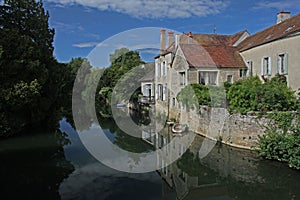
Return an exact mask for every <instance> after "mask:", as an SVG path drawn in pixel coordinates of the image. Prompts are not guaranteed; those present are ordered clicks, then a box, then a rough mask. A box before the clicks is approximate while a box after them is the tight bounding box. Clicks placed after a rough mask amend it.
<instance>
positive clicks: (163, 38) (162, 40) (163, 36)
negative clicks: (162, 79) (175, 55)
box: [160, 28, 166, 54]
mask: <svg viewBox="0 0 300 200" xmlns="http://www.w3.org/2000/svg"><path fill="white" fill-rule="evenodd" d="M165 51H166V29H164V28H162V29H161V30H160V53H161V54H163V53H165Z"/></svg>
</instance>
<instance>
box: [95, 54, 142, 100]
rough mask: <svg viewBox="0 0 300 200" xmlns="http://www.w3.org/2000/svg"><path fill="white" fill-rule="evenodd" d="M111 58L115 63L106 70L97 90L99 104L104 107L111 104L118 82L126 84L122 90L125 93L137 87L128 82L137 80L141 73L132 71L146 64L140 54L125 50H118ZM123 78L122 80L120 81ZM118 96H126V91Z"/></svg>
mask: <svg viewBox="0 0 300 200" xmlns="http://www.w3.org/2000/svg"><path fill="white" fill-rule="evenodd" d="M124 52H125V53H124ZM110 57H111V60H112V61H113V62H112V64H111V66H110V67H109V68H106V69H105V71H104V72H103V75H102V76H101V79H100V81H99V84H98V89H97V96H96V100H97V104H98V105H102V106H103V105H108V104H109V103H110V102H111V95H112V91H114V88H115V86H116V84H117V83H118V81H122V82H124V84H123V86H124V88H122V89H124V90H125V91H126V90H129V91H130V89H131V88H132V87H135V85H129V84H128V83H127V81H128V80H134V79H136V77H137V73H139V71H133V72H132V71H130V70H131V69H133V68H136V67H138V66H140V65H141V64H144V62H143V61H142V60H141V58H140V56H139V53H138V52H135V51H129V50H128V49H124V48H123V49H120V50H116V51H115V54H112V55H110ZM116 57H117V58H116ZM140 71H143V69H142V68H141V69H140ZM121 78H122V80H120V79H121ZM119 85H120V84H119ZM118 94H120V95H121V94H124V91H123V92H122V93H121V92H120V93H118ZM122 98H123V97H122V96H120V97H119V99H122Z"/></svg>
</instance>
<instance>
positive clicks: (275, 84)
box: [227, 76, 297, 114]
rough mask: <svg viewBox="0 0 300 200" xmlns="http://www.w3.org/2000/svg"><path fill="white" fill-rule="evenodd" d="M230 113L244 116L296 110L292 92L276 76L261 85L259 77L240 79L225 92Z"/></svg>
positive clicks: (279, 77) (282, 80) (280, 78)
mask: <svg viewBox="0 0 300 200" xmlns="http://www.w3.org/2000/svg"><path fill="white" fill-rule="evenodd" d="M227 98H228V100H229V108H230V111H231V112H239V113H242V114H245V113H247V112H249V111H262V112H267V111H290V110H294V109H296V104H297V100H296V97H295V95H294V92H293V91H292V90H291V89H290V88H289V87H288V86H287V84H286V82H285V81H284V78H282V77H281V76H276V77H274V78H272V79H271V80H270V81H268V82H267V83H265V84H263V83H262V82H261V81H260V80H259V77H257V76H256V77H249V78H247V79H241V80H239V81H237V82H235V83H234V84H232V85H231V86H230V87H229V89H228V92H227Z"/></svg>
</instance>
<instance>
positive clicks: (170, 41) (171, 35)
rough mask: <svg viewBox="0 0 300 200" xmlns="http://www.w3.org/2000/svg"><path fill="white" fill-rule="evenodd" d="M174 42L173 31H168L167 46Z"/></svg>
mask: <svg viewBox="0 0 300 200" xmlns="http://www.w3.org/2000/svg"><path fill="white" fill-rule="evenodd" d="M173 43H174V32H173V31H169V32H168V48H169V47H170V46H171V45H172V44H173Z"/></svg>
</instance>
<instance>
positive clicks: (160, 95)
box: [158, 84, 163, 101]
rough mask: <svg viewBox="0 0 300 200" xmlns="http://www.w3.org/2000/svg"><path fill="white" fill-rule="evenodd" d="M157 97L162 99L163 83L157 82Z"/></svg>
mask: <svg viewBox="0 0 300 200" xmlns="http://www.w3.org/2000/svg"><path fill="white" fill-rule="evenodd" d="M158 99H159V100H161V101H162V100H163V85H162V84H158Z"/></svg>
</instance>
